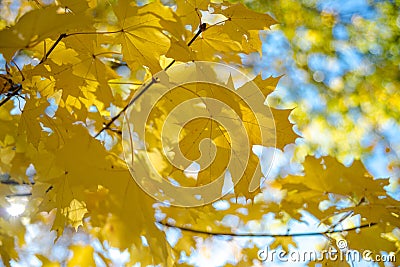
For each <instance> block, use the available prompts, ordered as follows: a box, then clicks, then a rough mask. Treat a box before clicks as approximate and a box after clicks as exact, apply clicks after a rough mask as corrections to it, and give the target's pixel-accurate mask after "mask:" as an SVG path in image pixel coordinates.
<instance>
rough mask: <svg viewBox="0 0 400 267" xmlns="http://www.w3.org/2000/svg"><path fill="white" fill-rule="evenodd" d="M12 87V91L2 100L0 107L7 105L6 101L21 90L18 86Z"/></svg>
mask: <svg viewBox="0 0 400 267" xmlns="http://www.w3.org/2000/svg"><path fill="white" fill-rule="evenodd" d="M13 86H14V87H15V88H14V90H13V91H12V92H11V94H9V95H8V96H7V97H6V98H4V99H3V101H1V102H0V107H1V106H3V105H4V104H5V103H7V101H8V100H10V99H11V98H12V97H13V96H15V95H17V94H18V92H19V91H20V90H21V89H22V86H21V85H20V84H16V85H13Z"/></svg>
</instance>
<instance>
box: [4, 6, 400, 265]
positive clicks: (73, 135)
mask: <svg viewBox="0 0 400 267" xmlns="http://www.w3.org/2000/svg"><path fill="white" fill-rule="evenodd" d="M19 8H20V10H21V14H20V16H19V17H18V18H16V19H15V20H14V19H12V20H8V21H7V20H4V23H3V24H1V28H2V30H1V31H0V53H1V54H2V55H3V57H4V59H5V61H6V65H5V70H4V72H3V74H1V77H0V82H1V83H0V93H1V96H0V178H1V185H0V194H1V198H0V203H1V207H2V208H1V210H0V215H1V217H0V244H1V246H0V253H1V259H2V260H3V262H4V263H5V264H6V265H7V264H9V262H10V260H12V259H14V260H15V261H18V258H19V256H18V248H19V247H23V246H24V242H25V229H26V225H27V224H34V223H39V222H40V223H44V224H47V225H51V230H52V231H53V230H54V231H56V232H57V235H58V236H61V235H62V234H63V231H64V230H65V229H66V228H68V227H74V229H79V230H80V231H84V232H85V233H88V234H89V235H90V236H91V237H92V238H93V239H98V240H100V243H101V244H104V243H107V244H109V246H111V247H117V248H119V249H121V250H124V249H128V251H129V253H130V260H129V264H130V265H132V264H133V263H136V262H140V263H141V264H142V265H143V266H146V265H150V264H154V265H157V264H161V265H162V266H175V265H176V264H178V263H180V261H179V259H180V256H181V253H182V252H184V253H186V255H190V254H191V253H192V252H193V249H195V248H196V238H195V237H196V236H200V237H202V238H207V237H210V236H211V237H212V236H219V235H223V234H224V235H227V236H237V235H239V236H240V235H243V236H248V237H251V236H252V235H255V236H257V235H259V236H263V235H264V236H266V237H274V238H275V239H274V241H273V243H271V244H270V248H271V249H273V248H278V247H279V246H281V247H282V248H283V249H285V250H288V249H289V248H290V247H289V246H294V247H297V244H296V243H295V242H294V241H293V240H294V239H293V238H294V236H296V234H293V235H292V232H289V230H290V227H289V222H291V221H302V220H303V219H304V214H307V216H310V217H313V218H315V220H317V221H318V224H319V228H318V231H316V232H313V231H311V232H312V233H310V235H320V236H324V237H326V242H325V245H326V246H329V245H332V246H336V243H335V242H332V241H334V240H340V239H345V240H347V242H348V245H349V249H354V250H358V251H363V250H365V249H369V250H371V251H373V252H374V253H377V254H379V253H382V252H387V253H389V252H396V251H399V244H400V243H399V234H398V231H399V228H398V227H399V226H400V225H399V216H400V213H399V202H398V201H397V200H395V199H394V198H392V197H391V196H389V195H388V193H387V191H386V189H387V187H385V186H388V185H389V179H388V178H387V177H382V178H381V179H374V178H373V177H372V176H371V175H370V174H369V173H368V172H367V170H366V169H365V167H364V165H363V164H362V162H361V161H358V160H355V161H354V162H353V163H352V164H351V165H350V166H345V165H343V164H342V163H340V162H339V161H337V160H336V159H335V157H332V156H325V157H322V158H321V157H320V158H317V157H314V156H313V155H312V153H310V154H311V155H302V156H301V157H300V158H298V159H297V160H298V161H300V162H302V166H303V171H302V172H303V174H302V175H295V174H289V175H288V176H286V177H284V175H281V176H279V177H277V178H276V179H275V178H274V179H272V178H271V179H268V178H267V179H265V178H264V177H263V176H264V175H265V176H267V173H262V164H263V161H262V160H261V159H260V157H259V156H258V155H256V154H255V153H250V155H249V156H248V158H247V160H246V162H247V164H248V166H247V167H248V168H249V169H250V170H249V172H251V174H252V175H253V174H254V173H255V174H256V176H257V181H256V183H257V184H260V183H261V187H258V188H257V190H249V185H250V181H249V179H243V180H242V181H241V182H239V183H238V184H236V185H235V186H234V188H233V190H232V191H231V192H229V193H228V194H227V195H225V196H224V197H223V201H227V202H229V207H228V208H226V209H217V208H216V207H215V206H213V205H212V204H208V205H204V206H200V207H193V208H182V207H174V206H171V205H167V204H165V203H164V204H162V203H157V202H156V201H155V200H154V199H153V198H151V197H150V196H148V195H147V194H146V193H144V192H143V191H142V190H141V188H140V187H139V186H138V185H137V184H136V183H135V181H134V180H133V179H132V176H131V173H130V172H129V170H128V167H127V166H126V163H125V160H124V156H123V153H124V151H123V146H124V144H123V143H124V142H123V139H122V131H123V119H124V112H125V111H126V110H127V109H128V108H129V107H131V106H132V105H133V104H135V103H133V99H135V100H134V101H138V103H139V101H140V99H141V97H142V96H141V94H143V95H145V94H147V93H148V92H146V90H149V89H148V87H146V86H147V85H149V83H151V81H152V78H154V75H156V74H157V73H158V72H160V71H163V70H169V69H172V68H173V67H174V65H178V64H185V63H191V62H194V63H196V62H200V61H209V62H220V63H225V64H228V65H229V66H232V67H236V68H238V69H241V70H242V71H243V72H246V73H248V74H249V77H252V78H251V79H252V82H253V83H254V84H255V85H257V87H258V88H259V89H260V92H261V95H262V99H261V100H262V101H261V102H262V103H264V100H265V99H266V98H267V96H268V95H269V94H270V93H272V92H273V91H274V89H275V87H276V85H277V84H278V82H279V78H280V77H262V75H261V74H259V73H257V74H256V75H253V74H251V70H249V69H246V68H244V67H243V64H242V57H245V56H246V55H249V54H251V53H257V54H259V55H260V54H261V53H262V49H261V45H262V44H261V40H260V37H259V33H260V31H268V30H269V28H270V27H271V26H272V25H274V24H276V23H277V22H276V21H275V20H274V19H273V18H272V17H271V16H269V15H267V14H262V13H258V12H256V11H253V10H250V9H248V8H247V7H246V6H245V5H243V4H241V3H236V4H232V3H229V2H222V1H208V0H176V3H172V4H169V5H166V4H162V3H161V2H159V1H154V2H152V3H150V4H146V5H139V4H137V3H135V2H131V1H128V0H120V1H104V2H103V1H98V2H97V1H92V0H91V1H81V0H76V1H74V0H71V1H68V0H61V1H57V2H56V3H53V4H49V5H45V4H41V2H40V1H29V2H23V3H21V5H20V7H19ZM230 82H232V80H230ZM154 83H156V81H155V82H154ZM150 86H151V85H150ZM231 86H233V85H232V84H231ZM242 86H243V88H242V89H240V88H239V89H237V90H242V91H243V90H246V85H242ZM143 90H145V91H143ZM185 90H186V91H185ZM185 90H175V91H171V93H170V94H169V95H168V97H167V98H165V99H163V100H161V101H159V102H158V103H157V104H156V105H154V107H153V109H152V113H151V117H150V119H149V121H151V123H149V121H144V120H143V123H148V125H151V127H150V126H148V128H146V129H148V131H147V132H146V134H148V136H147V138H149V139H148V140H151V141H149V144H148V146H150V147H152V148H154V150H152V151H153V152H154V155H159V154H157V153H162V150H161V148H159V146H158V144H159V142H160V140H161V139H160V137H159V136H160V133H161V130H162V123H163V121H164V120H165V119H166V118H167V116H168V114H169V113H170V112H171V110H172V109H173V108H174V107H175V106H177V105H179V104H180V103H181V102H183V101H184V100H185V99H189V98H191V97H193V95H197V97H200V98H202V97H203V98H205V97H213V98H215V99H219V100H221V101H224V102H225V103H226V104H227V105H228V106H230V107H232V109H233V110H235V111H236V112H237V113H238V114H239V115H238V116H239V118H240V120H241V122H242V123H243V124H244V126H245V129H246V131H247V132H248V133H249V146H250V148H249V150H250V151H251V147H252V146H253V145H260V146H262V145H264V146H265V145H266V144H265V143H262V142H261V141H260V140H259V137H258V136H257V133H258V132H257V131H256V130H254V125H252V124H251V123H252V122H254V121H255V119H254V118H255V117H254V116H253V114H251V109H250V108H249V107H248V106H246V105H245V104H244V103H242V102H241V101H240V99H238V98H235V97H236V96H233V95H230V94H228V93H226V92H225V91H219V90H221V89H220V88H217V87H215V88H212V87H209V88H206V89H204V88H203V87H201V86H200V85H199V84H193V85H192V86H188V87H186V88H185ZM138 95H139V97H138ZM135 97H136V98H135ZM261 102H260V103H261ZM149 104H154V103H149ZM142 105H143V103H142ZM265 109H269V107H267V106H265ZM270 110H271V114H272V116H273V118H274V124H273V125H274V127H275V128H274V129H275V130H276V142H275V147H276V148H277V149H279V150H284V148H285V146H286V145H288V144H293V143H295V140H296V138H301V136H300V135H298V134H296V133H295V130H294V129H293V123H292V122H293V120H292V121H291V120H289V116H290V114H291V112H292V109H278V108H273V107H271V108H270ZM136 121H139V122H140V121H141V118H138V120H136ZM213 123H214V122H213V121H211V120H205V121H198V122H194V123H192V124H189V125H186V127H185V129H184V131H183V132H182V136H181V139H180V145H181V146H182V147H184V149H183V152H184V154H185V155H186V156H187V157H188V158H196V155H197V154H196V153H198V151H197V150H193V149H192V147H191V146H186V147H185V145H187V144H189V143H193V144H195V142H196V145H195V147H197V146H198V145H199V146H200V143H199V140H201V139H204V138H207V137H210V138H211V139H212V140H213V142H214V143H215V144H216V147H217V150H218V149H219V151H222V152H220V153H222V154H223V153H225V152H226V151H228V150H229V149H230V148H231V143H230V139H229V138H227V137H225V133H224V131H223V130H221V128H219V127H216V126H215V125H214V124H213ZM146 125H147V124H146ZM146 127H147V126H146ZM261 129H262V127H261ZM221 138H222V139H221ZM157 148H159V150H160V151H158V150H157ZM226 153H228V152H226ZM156 159H157V160H158V161H157V162H158V164H159V166H160V168H163V169H162V173H163V174H164V175H165V177H173V178H174V179H175V180H176V181H179V182H180V183H182V184H184V183H185V182H187V183H188V186H199V185H203V184H206V183H208V182H211V181H213V180H214V179H215V178H216V177H214V176H215V175H216V174H214V173H213V172H211V171H204V172H201V173H199V176H198V177H197V180H193V179H192V180H187V177H184V172H183V171H178V170H176V169H174V168H172V167H165V168H164V166H166V165H167V162H168V159H167V158H166V157H165V156H159V157H157V158H156ZM193 161H194V160H193ZM185 167H187V166H185ZM212 168H214V170H218V171H219V172H220V173H221V172H222V173H223V172H225V171H226V170H225V169H224V168H225V166H222V163H221V161H216V162H214V163H213V165H212ZM247 174H248V173H245V174H244V176H245V177H246V175H247ZM174 175H175V176H174ZM185 179H186V180H185ZM21 190H22V191H21ZM266 192H269V193H268V194H273V193H274V194H277V195H279V197H275V198H273V197H271V198H269V199H267V198H265V197H264V196H265V195H266V194H267V193H266ZM20 198H24V199H27V200H28V202H27V204H26V208H25V211H24V213H23V215H22V216H20V217H12V216H10V215H9V214H7V212H6V207H8V206H9V205H10V204H12V203H13V201H14V202H15V201H18V199H20ZM3 207H4V208H3ZM243 210H246V212H243ZM155 212H156V213H157V214H160V213H161V214H163V216H155ZM266 214H273V217H274V221H275V223H276V224H277V225H279V226H280V227H283V226H286V227H287V229H289V230H288V232H287V233H286V234H282V235H278V236H276V234H277V233H276V232H274V228H273V227H265V228H262V229H264V230H266V231H262V232H260V231H259V230H257V231H251V229H250V231H248V232H246V233H243V231H241V232H240V233H241V234H238V232H236V231H235V227H234V226H233V225H229V224H222V223H221V222H222V221H224V218H225V217H226V216H227V215H232V216H237V217H238V218H239V222H238V224H239V225H240V226H245V225H248V224H249V223H260V222H261V221H262V220H263V216H264V215H266ZM174 227H175V228H177V229H181V230H182V237H181V238H179V240H178V241H177V243H176V244H174V245H170V244H169V243H168V242H167V239H166V234H165V230H166V229H169V228H174ZM346 229H347V230H348V231H346ZM357 229H358V230H357ZM49 231H50V230H49ZM293 232H296V230H293ZM143 239H145V240H146V242H144V241H143ZM249 242H250V241H249ZM250 243H251V242H250ZM191 248H192V249H191ZM69 249H70V250H71V251H72V252H73V253H71V256H70V257H68V259H66V262H65V263H66V264H67V265H68V266H93V265H95V261H94V254H96V255H100V257H101V259H102V261H103V262H105V264H111V262H110V259H109V258H107V257H106V256H104V255H101V253H100V252H98V251H95V249H94V248H93V247H92V246H91V245H90V244H85V245H82V244H81V245H79V244H75V245H71V246H70V247H69ZM321 249H323V248H322V247H321ZM257 250H258V247H257V246H256V245H255V244H254V243H251V244H250V245H247V247H246V248H242V250H241V253H240V255H241V256H240V257H239V260H238V264H239V262H241V263H243V264H244V265H243V266H250V265H252V264H253V260H257V254H256V252H257ZM37 258H38V259H39V260H40V261H41V262H43V263H44V266H53V265H51V264H54V266H60V265H59V264H62V263H59V262H55V261H54V260H53V259H51V258H49V257H48V255H47V254H46V252H41V253H37ZM398 258H400V256H399V257H398ZM314 263H315V262H313V263H310V264H314ZM46 264H47V265H46ZM327 264H328V266H332V265H331V264H334V263H332V262H331V263H327ZM335 264H336V263H335ZM62 266H64V265H62Z"/></svg>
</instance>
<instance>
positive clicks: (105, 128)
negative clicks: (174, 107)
mask: <svg viewBox="0 0 400 267" xmlns="http://www.w3.org/2000/svg"><path fill="white" fill-rule="evenodd" d="M206 29H207V24H206V23H203V24H201V25H200V26H199V30H198V31H197V33H196V34H195V35H194V36H193V38H192V39H191V40H190V41H189V43H188V44H187V46H190V45H191V44H192V43H193V42H194V41H195V40H196V39H197V37H199V36H200V34H201V33H202V32H204V31H205V30H206ZM175 62H176V61H175V60H173V61H172V62H171V63H169V65H168V66H166V67H165V68H164V71H166V70H168V69H169V68H170V67H171V66H172V65H173V64H174V63H175ZM154 83H156V79H154V77H152V79H151V81H150V83H149V84H147V85H146V86H145V87H144V88H143V89H142V90H141V91H140V92H139V93H138V94H137V95H136V96H135V97H134V98H133V99H132V100H131V101H130V102H129V103H128V104H127V105H126V106H125V107H124V108H123V109H122V110H121V111H120V112H119V113H118V114H117V115H115V116H114V117H112V118H111V120H110V121H109V122H108V123H107V124H105V125H104V127H103V128H102V129H101V130H100V131H99V132H98V133H97V134H96V135H95V136H94V137H95V138H96V137H98V136H99V135H100V134H101V133H102V132H103V131H105V130H107V129H110V126H111V125H112V124H113V123H114V122H115V121H116V120H117V119H118V118H119V117H120V116H121V115H122V113H124V112H125V111H126V110H127V109H128V107H130V106H131V105H133V103H135V102H136V101H137V100H138V99H139V97H140V96H142V95H143V94H144V93H145V92H146V91H147V90H149V88H150V87H151V86H152V85H153V84H154Z"/></svg>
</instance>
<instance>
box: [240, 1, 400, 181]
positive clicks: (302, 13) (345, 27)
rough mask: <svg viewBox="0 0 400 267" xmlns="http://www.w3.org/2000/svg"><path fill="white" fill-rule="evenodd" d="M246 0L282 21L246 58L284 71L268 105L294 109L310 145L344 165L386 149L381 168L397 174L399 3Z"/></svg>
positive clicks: (267, 68) (259, 66)
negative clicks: (256, 51) (260, 51)
mask: <svg viewBox="0 0 400 267" xmlns="http://www.w3.org/2000/svg"><path fill="white" fill-rule="evenodd" d="M242 2H244V3H245V4H246V5H248V6H249V7H251V8H253V9H255V10H259V11H262V12H268V13H270V14H271V15H273V16H274V17H275V18H276V19H277V21H279V23H280V24H279V25H277V26H276V27H273V29H272V32H268V33H265V35H264V36H262V39H263V55H262V56H261V57H259V56H258V55H255V56H254V57H250V58H247V59H245V62H246V63H247V64H249V65H254V67H255V69H256V71H262V72H264V73H265V75H271V74H272V75H274V76H276V75H282V74H284V75H285V76H284V77H283V78H282V79H281V81H280V84H279V89H278V91H277V93H276V94H274V96H273V97H271V98H270V99H269V100H270V104H271V105H273V106H285V107H296V109H295V112H293V113H292V120H293V121H294V122H295V123H296V125H297V127H298V130H299V131H300V132H301V133H302V136H303V137H304V138H305V142H306V143H307V144H308V150H309V151H313V150H314V151H317V153H320V154H331V155H335V156H337V157H338V158H339V159H340V160H341V161H343V162H345V163H346V162H347V163H349V161H350V162H351V161H352V160H353V159H354V158H360V157H361V158H363V160H366V161H368V160H369V159H370V157H373V155H377V154H383V155H385V158H386V160H388V161H389V162H387V163H388V164H386V165H387V170H385V171H382V170H380V171H378V170H375V171H376V172H381V173H382V172H384V174H385V175H387V176H389V174H393V173H398V168H399V154H398V153H399V151H400V137H399V135H400V128H399V123H400V113H399V108H400V95H399V85H400V84H399V82H400V70H399V60H400V58H399V51H400V46H399V37H400V15H399V14H400V13H399V10H400V7H399V6H400V1H367V0H355V1H345V0H339V1H317V0H301V1H293V0H289V1H286V0H271V1H253V0H245V1H242ZM374 158H375V157H374ZM370 160H371V159H370ZM372 169H373V167H372ZM372 172H374V170H372ZM381 173H379V174H381Z"/></svg>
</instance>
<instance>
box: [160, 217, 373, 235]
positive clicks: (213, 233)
mask: <svg viewBox="0 0 400 267" xmlns="http://www.w3.org/2000/svg"><path fill="white" fill-rule="evenodd" d="M157 223H159V224H161V225H164V226H166V227H170V228H176V229H180V230H182V231H185V232H191V233H195V234H202V235H212V236H232V237H296V236H316V235H327V234H333V233H341V232H345V231H348V232H349V231H356V230H358V229H361V228H368V227H373V226H375V225H377V224H378V223H375V222H372V223H369V224H363V225H360V226H358V227H351V228H347V229H342V230H339V229H338V230H329V229H328V230H326V231H323V232H309V233H293V234H272V233H224V232H213V231H203V230H199V229H193V228H189V227H184V226H176V225H172V224H169V223H166V222H162V221H157Z"/></svg>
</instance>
